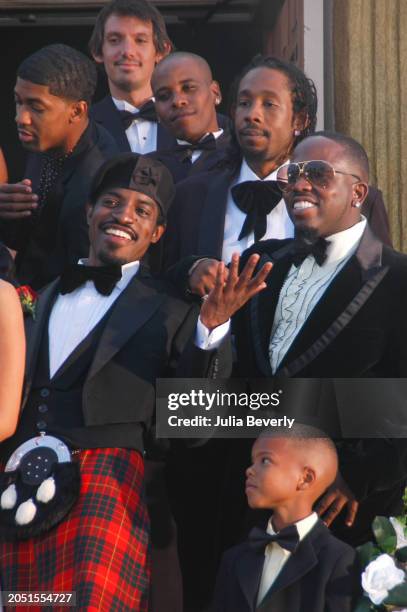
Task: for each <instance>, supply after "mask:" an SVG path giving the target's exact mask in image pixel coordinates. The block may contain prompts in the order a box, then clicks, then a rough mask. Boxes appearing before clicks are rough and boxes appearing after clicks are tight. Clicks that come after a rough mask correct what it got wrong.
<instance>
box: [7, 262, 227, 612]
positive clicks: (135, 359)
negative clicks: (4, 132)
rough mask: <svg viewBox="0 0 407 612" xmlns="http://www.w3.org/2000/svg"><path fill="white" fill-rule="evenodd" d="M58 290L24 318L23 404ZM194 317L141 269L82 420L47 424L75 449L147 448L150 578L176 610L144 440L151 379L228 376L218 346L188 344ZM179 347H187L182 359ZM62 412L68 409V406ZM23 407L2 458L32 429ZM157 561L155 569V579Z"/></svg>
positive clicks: (109, 333) (151, 448)
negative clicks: (70, 424)
mask: <svg viewBox="0 0 407 612" xmlns="http://www.w3.org/2000/svg"><path fill="white" fill-rule="evenodd" d="M57 295H58V280H56V281H55V282H54V283H52V284H51V285H49V286H48V287H47V288H46V289H45V290H44V291H43V293H42V294H41V296H40V299H39V302H38V304H37V312H36V319H35V321H34V320H33V319H32V318H29V319H27V346H28V353H27V375H26V386H25V393H24V400H23V402H24V404H23V405H25V404H26V403H27V400H28V404H27V406H29V405H30V399H31V398H30V390H31V387H32V382H33V377H34V374H35V370H36V367H37V363H38V361H39V358H40V348H41V341H42V337H43V334H44V333H46V330H47V326H48V321H49V316H50V313H51V310H52V305H53V302H54V300H55V298H56V297H57ZM196 318H197V309H196V307H195V306H191V305H190V304H186V303H185V302H184V301H182V300H181V299H179V298H178V297H177V294H176V293H175V291H174V290H173V289H171V287H170V286H169V285H168V284H167V283H164V282H160V281H156V280H154V279H152V278H151V277H150V276H149V275H148V273H147V272H146V271H145V270H144V269H143V268H141V269H140V270H139V272H138V274H137V275H136V276H135V277H134V278H133V279H132V280H131V281H130V283H129V285H128V286H127V287H126V288H125V289H124V290H123V292H122V293H121V294H120V295H119V297H118V298H117V300H116V301H115V302H114V304H113V306H112V308H111V309H110V310H109V311H108V313H107V318H106V320H105V323H104V328H103V332H102V334H101V336H100V339H98V341H97V344H96V350H95V352H94V355H93V358H92V360H91V364H90V367H89V370H88V373H87V375H86V379H85V381H84V384H83V387H82V394H81V397H82V401H81V410H82V417H83V424H82V426H81V427H79V428H78V425H77V424H76V425H75V429H72V430H69V429H67V427H66V426H65V427H61V429H60V430H59V429H58V428H57V427H56V426H54V427H52V426H50V428H49V430H48V431H49V433H50V434H55V435H58V434H59V435H63V437H64V438H65V439H68V440H69V439H70V438H71V439H73V441H74V442H76V445H77V446H80V448H86V447H87V446H86V445H87V442H88V444H89V448H92V447H95V446H105V447H124V448H126V447H127V448H135V449H138V450H139V451H140V452H141V453H143V449H144V448H146V452H147V458H149V457H151V459H152V461H146V476H145V478H146V487H147V503H148V508H149V513H150V520H151V524H152V542H153V574H154V576H156V577H155V578H154V579H153V601H154V611H156V610H165V612H167V611H168V612H179V610H180V609H181V604H180V601H179V596H180V592H181V584H180V575H179V574H177V567H178V566H177V555H176V542H175V533H174V527H173V523H172V519H171V514H170V513H169V509H168V502H167V500H166V497H165V492H164V474H163V472H164V463H163V459H164V455H165V450H166V446H165V444H164V447H163V448H161V447H158V446H157V445H154V444H151V443H150V440H149V437H150V436H149V434H150V432H151V430H152V427H153V423H154V411H155V382H156V378H157V377H160V376H161V377H165V376H171V375H173V374H174V372H175V371H176V372H177V374H178V375H179V376H182V377H197V378H198V377H201V376H202V377H206V376H208V377H216V376H217V374H218V369H219V375H220V376H221V375H226V376H227V375H228V372H227V371H224V372H222V369H221V368H220V367H219V362H220V360H219V358H218V352H217V351H210V352H208V351H201V350H200V349H198V348H196V347H195V346H194V345H193V343H192V342H190V343H187V342H188V339H189V337H190V336H191V334H192V333H193V331H194V329H195V325H196ZM97 327H98V326H97ZM95 329H96V328H95ZM95 333H96V332H95ZM92 334H93V331H92V332H91V335H92ZM84 344H85V341H84V342H82V343H81V344H80V345H79V346H78V347H77V348H76V349H75V350H74V351H73V353H72V354H71V355H70V356H69V357H68V359H67V361H66V362H65V364H63V365H62V368H61V369H62V371H63V370H64V368H66V367H67V364H68V365H69V364H72V362H73V361H74V360H75V359H76V358H79V357H80V355H81V351H82V350H83V349H82V347H83V345H84ZM184 347H186V350H185V352H184V353H183V354H182V357H180V356H181V353H182V351H183V349H184ZM222 363H223V362H222ZM225 363H226V362H225ZM61 369H60V370H59V373H60V372H61ZM68 392H69V391H68ZM51 399H52V391H51V396H50V398H49V400H51ZM47 401H48V400H47ZM64 412H65V413H66V412H67V409H66V407H65V410H64ZM24 413H25V410H23V413H22V417H21V420H20V427H19V428H18V430H17V433H16V435H15V436H13V437H12V438H10V440H8V441H7V442H6V443H3V444H2V456H3V457H7V456H9V453H10V451H12V450H13V448H15V447H16V445H18V444H19V443H21V442H22V441H23V440H25V439H27V437H31V436H32V435H36V432H31V430H29V429H28V427H29V424H30V423H34V424H35V422H36V418H35V415H34V417H29V416H28V414H24ZM48 414H49V416H50V422H51V423H52V422H53V421H54V422H55V423H58V418H57V415H56V414H55V415H54V417H53V415H52V409H51V408H50V409H49V413H48ZM41 417H42V418H44V417H43V415H41ZM54 418H55V420H54ZM63 418H64V419H65V421H64V422H65V423H66V419H67V418H68V415H66V414H64V416H63ZM45 420H47V418H46V417H45ZM68 422H69V420H68ZM27 433H28V434H29V435H28V436H27ZM161 557H162V558H161ZM156 559H158V561H156ZM156 563H157V567H158V568H159V572H160V575H159V577H158V578H157V575H156V573H155V570H156ZM156 596H158V600H156V599H155V597H156ZM161 599H162V601H161Z"/></svg>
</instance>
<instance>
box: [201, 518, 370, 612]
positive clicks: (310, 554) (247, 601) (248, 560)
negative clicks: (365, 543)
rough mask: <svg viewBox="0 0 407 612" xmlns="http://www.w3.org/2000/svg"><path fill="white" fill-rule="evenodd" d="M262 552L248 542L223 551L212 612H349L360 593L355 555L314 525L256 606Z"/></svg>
mask: <svg viewBox="0 0 407 612" xmlns="http://www.w3.org/2000/svg"><path fill="white" fill-rule="evenodd" d="M263 563H264V552H263V551H260V552H257V551H254V550H253V549H252V548H250V546H249V544H248V542H244V543H243V544H239V545H238V546H235V547H234V548H232V549H231V550H229V551H227V552H226V553H225V555H224V557H223V560H222V564H221V567H220V571H219V574H218V579H217V587H216V591H215V601H214V607H213V612H254V611H255V610H256V611H257V612H311V611H312V612H326V611H327V610H329V612H351V611H352V610H353V607H352V603H353V602H354V600H355V595H357V594H358V591H359V590H360V586H358V585H359V571H358V564H357V560H356V551H355V550H354V549H353V548H351V547H350V546H348V545H347V544H345V543H343V542H341V541H340V540H337V539H336V538H335V537H334V536H333V535H332V534H331V533H330V532H329V530H328V528H327V527H326V526H325V525H324V523H322V521H318V522H317V524H316V525H315V526H314V527H313V529H311V531H310V532H309V533H308V534H307V536H306V537H305V538H304V539H303V540H302V541H301V542H300V544H299V545H298V548H297V550H296V551H295V552H294V553H293V554H292V555H291V557H290V558H289V559H288V561H287V562H286V563H285V565H284V566H283V568H282V570H281V572H280V573H279V575H278V576H277V578H276V580H275V581H274V583H273V584H272V586H271V588H270V590H269V591H268V593H267V594H266V596H265V598H264V599H263V601H262V602H261V603H260V605H259V606H257V605H256V601H257V593H258V589H259V585H260V579H261V575H262V571H263Z"/></svg>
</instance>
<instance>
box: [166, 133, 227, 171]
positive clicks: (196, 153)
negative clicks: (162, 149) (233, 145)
mask: <svg viewBox="0 0 407 612" xmlns="http://www.w3.org/2000/svg"><path fill="white" fill-rule="evenodd" d="M209 134H212V136H213V137H214V139H215V140H217V139H218V138H219V136H222V134H223V130H222V129H220V130H217V131H216V132H207V133H206V134H205V136H202V138H200V139H199V141H198V142H201V140H204V139H205V138H206V137H207V136H209ZM177 143H178V144H179V145H189V144H191V143H190V142H188V141H187V140H179V139H178V138H177ZM202 152H203V150H202V149H196V150H195V151H192V155H191V162H192V163H193V164H194V163H195V162H196V160H197V159H199V158H200V157H201V155H202Z"/></svg>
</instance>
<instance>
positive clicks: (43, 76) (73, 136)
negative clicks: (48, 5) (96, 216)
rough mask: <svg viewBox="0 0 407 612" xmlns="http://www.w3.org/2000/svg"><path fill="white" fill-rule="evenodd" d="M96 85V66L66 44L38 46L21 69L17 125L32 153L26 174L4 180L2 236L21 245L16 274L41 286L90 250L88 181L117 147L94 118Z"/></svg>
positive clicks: (0, 219) (0, 190) (0, 210)
mask: <svg viewBox="0 0 407 612" xmlns="http://www.w3.org/2000/svg"><path fill="white" fill-rule="evenodd" d="M95 88H96V69H95V66H94V65H93V64H92V62H91V61H90V60H89V59H88V58H87V57H85V56H84V55H83V54H82V53H80V52H79V51H76V50H75V49H72V48H71V47H68V46H66V45H50V46H48V47H44V48H43V49H40V50H39V51H37V52H36V53H33V54H32V55H30V56H29V57H27V58H26V59H25V60H24V61H23V62H22V63H21V65H20V66H19V68H18V70H17V81H16V85H15V88H14V97H15V104H16V124H17V130H18V136H19V138H20V141H21V144H22V145H23V147H24V148H25V149H26V150H27V151H29V152H30V153H29V156H28V162H27V167H26V170H25V173H24V180H22V181H21V182H19V183H16V184H8V183H2V184H0V237H1V239H2V240H3V241H4V242H5V244H6V245H7V246H8V247H10V248H12V249H14V250H16V251H17V256H16V260H15V262H16V273H17V277H18V280H19V281H20V282H21V283H26V284H29V285H31V286H32V287H33V288H35V289H39V288H41V287H43V286H44V285H46V284H47V283H48V282H50V281H51V280H53V279H54V278H56V277H57V276H58V274H60V273H61V272H62V270H63V269H64V268H65V266H66V265H67V264H68V263H73V262H75V261H77V259H78V258H79V257H83V256H86V254H87V252H88V248H89V239H88V231H87V223H86V214H85V204H86V198H87V194H88V190H89V185H90V181H91V179H92V176H93V175H94V173H95V172H96V170H97V169H98V168H99V166H100V165H101V164H102V163H103V162H104V161H105V160H106V159H108V158H110V157H112V156H113V155H115V154H116V153H118V149H117V147H116V145H115V143H114V140H113V139H112V137H111V136H110V134H109V133H108V132H107V131H106V130H105V129H104V128H102V127H100V126H98V125H96V124H95V123H93V122H92V121H90V120H89V117H88V110H89V106H90V103H91V99H92V96H93V94H94V91H95Z"/></svg>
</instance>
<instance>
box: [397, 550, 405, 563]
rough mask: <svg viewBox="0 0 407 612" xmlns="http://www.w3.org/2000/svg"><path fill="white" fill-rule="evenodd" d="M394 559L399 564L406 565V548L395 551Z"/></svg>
mask: <svg viewBox="0 0 407 612" xmlns="http://www.w3.org/2000/svg"><path fill="white" fill-rule="evenodd" d="M396 558H397V561H400V562H401V563H407V546H403V548H399V549H398V550H396Z"/></svg>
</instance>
